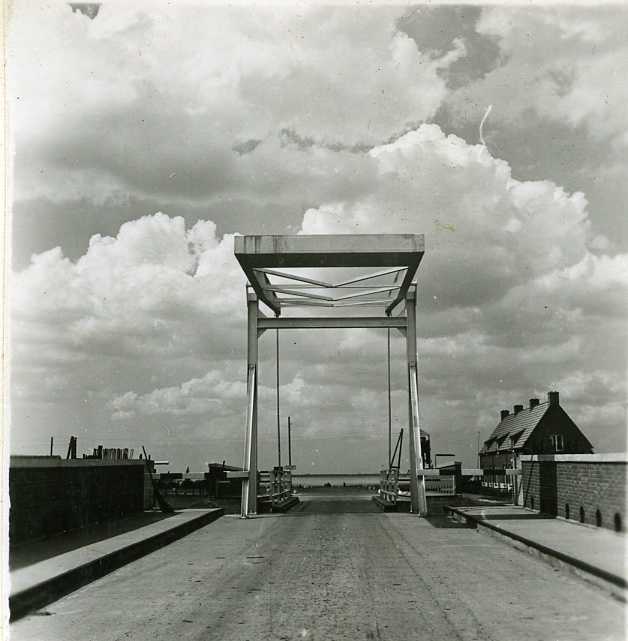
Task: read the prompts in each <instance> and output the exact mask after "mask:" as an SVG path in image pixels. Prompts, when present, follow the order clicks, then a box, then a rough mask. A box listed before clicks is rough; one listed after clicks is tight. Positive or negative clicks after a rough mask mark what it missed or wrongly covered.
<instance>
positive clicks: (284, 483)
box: [257, 468, 292, 502]
mask: <svg viewBox="0 0 628 641" xmlns="http://www.w3.org/2000/svg"><path fill="white" fill-rule="evenodd" d="M290 495H292V472H291V471H290V470H285V469H282V468H275V469H273V470H260V472H259V483H258V492H257V497H258V498H267V499H268V498H270V499H271V500H272V501H273V502H277V501H281V500H283V499H285V498H286V497H288V496H290Z"/></svg>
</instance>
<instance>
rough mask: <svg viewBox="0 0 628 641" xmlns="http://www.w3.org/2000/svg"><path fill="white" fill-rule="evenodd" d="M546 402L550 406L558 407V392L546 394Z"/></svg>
mask: <svg viewBox="0 0 628 641" xmlns="http://www.w3.org/2000/svg"><path fill="white" fill-rule="evenodd" d="M547 400H548V401H549V404H550V405H558V392H548V393H547Z"/></svg>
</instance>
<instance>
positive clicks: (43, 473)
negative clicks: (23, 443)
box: [9, 457, 145, 543]
mask: <svg viewBox="0 0 628 641" xmlns="http://www.w3.org/2000/svg"><path fill="white" fill-rule="evenodd" d="M144 474H145V465H144V461H140V460H112V461H107V460H89V459H75V460H62V459H60V458H59V457H11V464H10V467H9V496H10V501H11V507H10V511H9V537H10V539H11V543H20V542H22V541H26V540H33V539H38V538H44V537H48V536H52V535H53V534H57V533H60V532H63V531H66V530H72V529H77V528H81V527H85V526H87V525H90V524H93V523H99V522H103V521H106V520H108V519H112V518H118V517H120V516H124V515H126V514H131V513H134V512H141V511H142V510H143V508H144V490H145V478H144Z"/></svg>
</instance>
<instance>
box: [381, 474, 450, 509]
mask: <svg viewBox="0 0 628 641" xmlns="http://www.w3.org/2000/svg"><path fill="white" fill-rule="evenodd" d="M423 472H431V470H421V471H420V472H419V474H418V476H422V477H423V479H424V481H425V491H426V492H427V493H429V494H449V495H453V494H455V493H456V477H455V476H433V475H432V474H424V473H423ZM379 495H380V496H381V497H382V498H383V499H384V500H386V501H388V502H389V503H397V501H407V500H409V496H410V475H409V474H399V472H398V471H397V470H390V471H388V470H382V471H381V472H380V479H379Z"/></svg>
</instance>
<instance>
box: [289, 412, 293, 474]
mask: <svg viewBox="0 0 628 641" xmlns="http://www.w3.org/2000/svg"><path fill="white" fill-rule="evenodd" d="M288 467H289V468H290V469H292V436H291V434H290V417H289V416H288Z"/></svg>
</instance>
